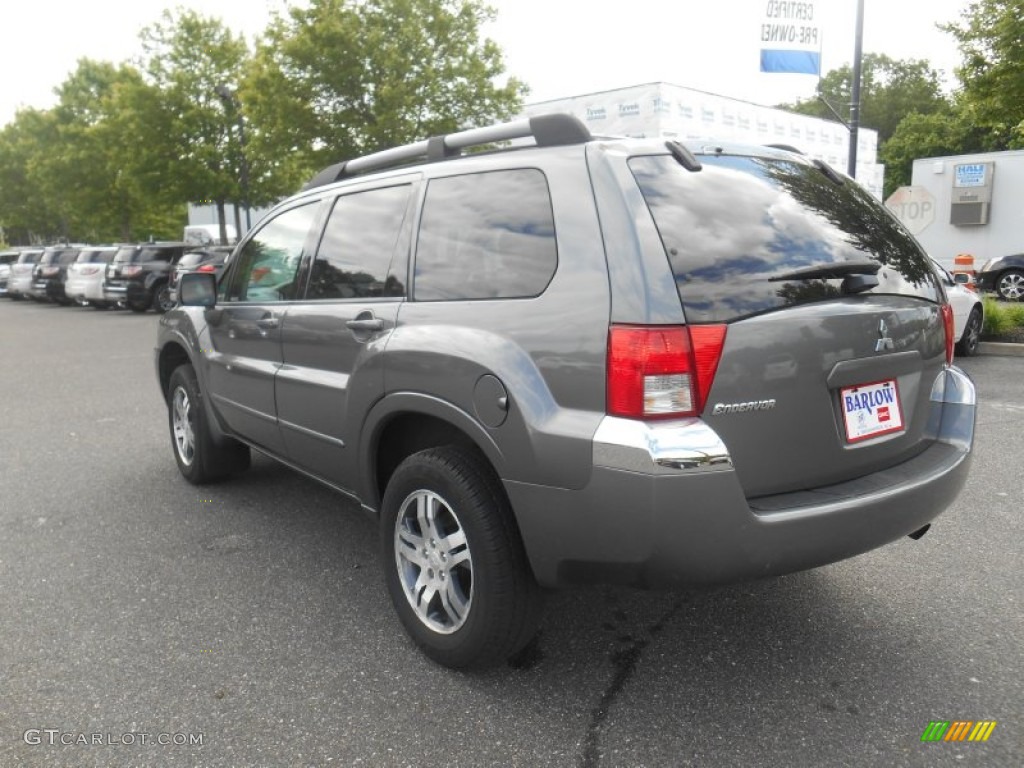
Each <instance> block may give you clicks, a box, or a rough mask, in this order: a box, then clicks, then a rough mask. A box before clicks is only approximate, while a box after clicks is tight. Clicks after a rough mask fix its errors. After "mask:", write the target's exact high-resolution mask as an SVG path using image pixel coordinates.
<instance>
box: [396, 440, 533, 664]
mask: <svg viewBox="0 0 1024 768" xmlns="http://www.w3.org/2000/svg"><path fill="white" fill-rule="evenodd" d="M381 548H382V553H383V562H384V574H385V576H384V578H385V581H386V583H387V588H388V593H389V595H390V597H391V601H392V604H393V605H394V607H395V610H396V611H397V613H398V617H399V619H400V620H401V622H402V624H403V626H404V627H405V630H406V631H407V632H408V633H409V635H410V636H411V637H412V639H413V641H414V642H415V643H416V644H417V645H418V646H419V647H420V648H421V649H422V650H423V652H424V653H425V654H426V655H427V656H429V657H430V658H431V659H433V660H434V661H436V662H437V663H439V664H443V665H444V666H447V667H454V668H465V667H482V666H487V665H491V664H496V663H501V662H503V661H505V660H506V659H508V658H509V657H510V656H512V655H513V654H515V653H516V652H517V651H519V650H520V649H522V648H523V646H525V645H526V644H527V643H528V642H529V641H530V640H531V639H532V638H533V636H534V634H535V633H536V630H537V624H538V622H539V619H540V610H541V594H540V589H539V587H538V586H537V583H536V582H535V581H534V579H533V574H532V573H531V572H530V567H529V564H528V563H527V559H526V553H525V551H524V549H523V544H522V541H521V539H520V537H519V532H518V530H517V529H516V526H515V521H514V519H513V516H512V510H511V508H510V507H509V504H508V500H507V499H506V497H505V493H504V490H503V489H502V487H501V485H500V483H499V482H498V479H497V478H496V477H495V475H494V472H493V471H492V470H491V468H490V466H489V465H488V464H487V463H486V462H485V461H484V460H483V459H482V458H481V457H480V456H478V455H477V454H475V453H471V452H469V451H467V450H463V449H461V448H456V447H454V446H445V447H441V448H431V449H429V450H425V451H420V452H419V453H416V454H413V455H412V456H409V457H408V458H407V459H405V461H403V462H402V463H401V464H400V465H399V466H398V468H397V469H396V470H395V473H394V474H393V475H392V477H391V480H390V481H389V482H388V486H387V490H386V492H385V494H384V503H383V509H382V513H381Z"/></svg>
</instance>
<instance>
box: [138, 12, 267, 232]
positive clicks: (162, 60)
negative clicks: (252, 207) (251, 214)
mask: <svg viewBox="0 0 1024 768" xmlns="http://www.w3.org/2000/svg"><path fill="white" fill-rule="evenodd" d="M176 14H177V15H175V14H174V13H171V12H170V11H164V13H163V16H162V17H161V21H159V22H157V23H156V24H154V25H152V26H150V27H147V28H146V29H144V30H143V32H142V45H143V51H144V56H143V67H144V71H145V74H146V77H147V80H148V82H149V84H150V85H152V86H153V87H154V88H156V89H157V90H158V91H159V95H160V98H159V101H156V102H152V101H149V102H145V103H140V104H138V105H137V107H138V111H137V119H138V121H139V124H140V128H141V129H142V131H143V135H146V136H147V137H151V138H152V139H153V140H154V141H157V142H158V143H159V145H160V147H161V149H162V151H161V153H160V159H159V161H158V162H156V163H155V164H154V165H153V166H152V167H151V168H150V169H149V172H148V178H149V179H150V180H153V177H154V174H155V175H156V177H158V178H159V181H158V182H157V183H159V184H160V186H161V191H162V192H163V193H164V194H167V195H169V196H171V197H172V198H173V199H175V200H178V201H180V202H181V203H187V202H198V201H201V200H212V201H213V202H214V203H215V204H216V206H217V213H218V216H219V219H220V224H221V238H222V239H223V238H224V237H225V226H224V211H225V203H226V202H227V201H229V200H234V201H240V200H241V199H242V198H243V194H242V190H241V186H240V177H241V146H240V143H239V137H238V136H235V135H234V132H235V126H236V119H235V118H236V114H235V112H234V110H235V108H236V106H235V104H234V102H233V101H231V100H230V99H225V98H223V94H224V93H226V92H228V91H231V90H232V89H233V88H234V87H237V83H238V82H239V81H240V79H241V76H242V72H243V70H244V68H245V66H246V63H247V61H248V58H249V50H248V46H247V45H246V42H245V40H244V39H243V38H242V37H241V36H238V35H235V34H233V33H232V32H231V31H230V30H229V29H227V28H226V27H225V26H224V25H223V23H222V22H221V21H220V20H219V19H214V18H208V17H204V16H202V15H200V14H198V13H196V12H195V11H190V10H182V9H178V11H177V12H176ZM225 89H227V90H225Z"/></svg>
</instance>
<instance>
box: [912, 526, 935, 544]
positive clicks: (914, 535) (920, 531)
mask: <svg viewBox="0 0 1024 768" xmlns="http://www.w3.org/2000/svg"><path fill="white" fill-rule="evenodd" d="M931 527H932V524H931V523H928V525H926V526H924V527H923V528H918V529H917V530H916V531H914V532H913V533H908V534H907V536H909V537H910V538H911V539H913V540H914V541H917V540H918V539H920V538H921V537H922V536H924V535H925V534H926V533H928V529H929V528H931Z"/></svg>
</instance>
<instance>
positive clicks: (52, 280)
mask: <svg viewBox="0 0 1024 768" xmlns="http://www.w3.org/2000/svg"><path fill="white" fill-rule="evenodd" d="M80 250H81V249H80V248H74V247H70V246H53V247H50V248H47V249H45V250H44V251H43V255H42V256H40V257H39V263H38V264H36V266H35V269H34V270H33V272H32V298H34V299H37V300H38V301H55V302H57V303H58V304H64V305H68V304H71V303H72V300H71V299H69V298H68V296H67V294H66V293H65V292H64V283H65V282H66V280H67V275H68V267H69V266H70V265H71V264H74V263H75V259H77V258H78V253H79V251H80Z"/></svg>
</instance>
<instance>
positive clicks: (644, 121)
mask: <svg viewBox="0 0 1024 768" xmlns="http://www.w3.org/2000/svg"><path fill="white" fill-rule="evenodd" d="M549 112H567V113H569V114H573V115H576V116H577V117H579V118H580V119H581V120H583V121H584V122H585V123H586V124H587V126H588V127H589V128H590V130H591V132H592V133H594V134H598V135H600V134H603V135H608V136H638V137H641V136H664V137H665V138H679V139H708V140H716V139H717V140H719V141H736V142H742V143H745V144H788V145H790V146H793V147H795V148H797V149H799V150H800V151H801V152H803V153H804V154H806V155H809V156H810V157H816V158H819V159H821V160H823V161H825V162H826V163H828V164H829V165H831V166H833V167H834V168H836V169H837V170H840V171H845V170H846V166H847V157H848V155H849V146H850V133H849V131H848V130H847V129H846V127H845V126H843V125H842V124H841V123H837V122H832V121H829V120H821V119H819V118H816V117H807V116H805V115H797V114H794V113H792V112H786V111H785V110H782V109H775V108H774V107H765V106H762V105H760V104H753V103H751V102H747V101H740V100H738V99H731V98H728V97H727V96H718V95H716V94H713V93H705V92H704V91H697V90H694V89H692V88H683V87H682V86H679V85H671V84H669V83H647V84H646V85H634V86H630V87H628V88H617V89H615V90H611V91H600V92H598V93H588V94H584V95H582V96H570V97H568V98H564V99H553V100H551V101H542V102H537V103H534V104H528V105H527V106H526V108H525V113H526V115H528V116H533V115H539V114H545V113H549ZM884 175H885V167H884V166H882V165H879V164H878V132H877V131H874V130H871V129H869V128H861V129H860V131H859V133H858V142H857V181H859V182H860V183H861V184H862V185H864V186H865V187H867V188H868V189H869V190H870V191H871V192H872V193H873V194H874V195H875V197H877V198H879V199H881V197H882V183H883V179H884Z"/></svg>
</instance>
